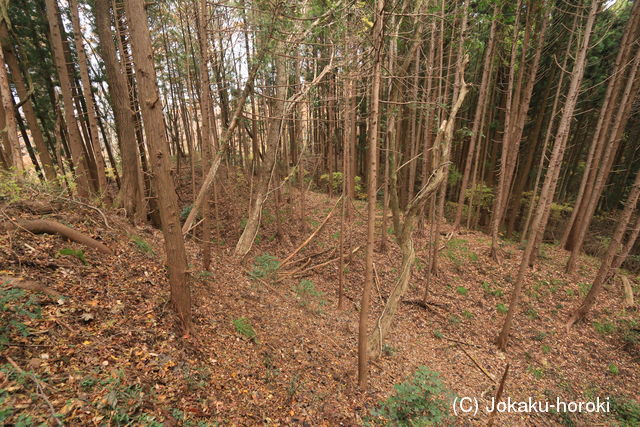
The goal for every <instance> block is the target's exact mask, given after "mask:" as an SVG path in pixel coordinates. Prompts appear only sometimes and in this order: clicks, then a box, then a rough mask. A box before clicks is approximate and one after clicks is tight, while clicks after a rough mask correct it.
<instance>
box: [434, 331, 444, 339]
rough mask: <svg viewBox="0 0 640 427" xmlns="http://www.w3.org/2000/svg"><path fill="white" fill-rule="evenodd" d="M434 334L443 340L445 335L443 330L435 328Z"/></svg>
mask: <svg viewBox="0 0 640 427" xmlns="http://www.w3.org/2000/svg"><path fill="white" fill-rule="evenodd" d="M433 336H434V337H436V338H438V339H439V340H441V339H442V338H444V335H443V334H442V332H440V331H439V330H437V329H436V330H435V331H433Z"/></svg>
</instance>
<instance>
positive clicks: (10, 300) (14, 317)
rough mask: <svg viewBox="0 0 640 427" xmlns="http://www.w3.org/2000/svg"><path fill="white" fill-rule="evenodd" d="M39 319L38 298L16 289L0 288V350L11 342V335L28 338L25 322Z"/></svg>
mask: <svg viewBox="0 0 640 427" xmlns="http://www.w3.org/2000/svg"><path fill="white" fill-rule="evenodd" d="M40 317H41V311H40V302H39V300H38V297H37V296H35V295H30V296H29V298H25V292H24V291H23V290H22V289H18V288H9V287H5V286H0V349H2V348H3V347H4V346H5V345H7V344H8V343H9V342H10V341H11V340H10V336H11V335H12V334H19V335H22V336H23V337H27V336H29V334H30V332H29V328H28V327H27V325H26V324H25V321H27V320H29V319H39V318H40Z"/></svg>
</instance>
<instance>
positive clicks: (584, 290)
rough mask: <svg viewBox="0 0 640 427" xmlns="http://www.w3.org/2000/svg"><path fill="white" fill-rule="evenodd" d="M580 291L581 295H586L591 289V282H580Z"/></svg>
mask: <svg viewBox="0 0 640 427" xmlns="http://www.w3.org/2000/svg"><path fill="white" fill-rule="evenodd" d="M578 288H579V291H578V292H579V293H580V296H581V297H584V296H586V295H587V294H588V293H589V290H590V289H591V283H578Z"/></svg>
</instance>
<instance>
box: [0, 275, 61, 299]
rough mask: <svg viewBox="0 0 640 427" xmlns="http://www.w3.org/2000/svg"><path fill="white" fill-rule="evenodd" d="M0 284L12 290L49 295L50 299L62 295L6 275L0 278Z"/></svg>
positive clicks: (35, 283) (29, 281)
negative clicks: (17, 289)
mask: <svg viewBox="0 0 640 427" xmlns="http://www.w3.org/2000/svg"><path fill="white" fill-rule="evenodd" d="M0 282H2V283H5V284H8V285H9V286H11V287H13V288H20V289H25V290H27V291H34V292H42V293H43V294H46V295H49V296H50V297H51V298H54V299H58V298H60V297H62V294H61V293H59V292H56V291H54V290H53V289H50V288H48V287H46V286H44V285H42V284H40V283H37V282H33V281H31V280H24V279H23V278H22V277H12V276H7V275H1V276H0Z"/></svg>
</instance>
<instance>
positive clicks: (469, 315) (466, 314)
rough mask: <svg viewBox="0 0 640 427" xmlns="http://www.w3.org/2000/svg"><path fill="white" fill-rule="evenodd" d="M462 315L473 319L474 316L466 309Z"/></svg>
mask: <svg viewBox="0 0 640 427" xmlns="http://www.w3.org/2000/svg"><path fill="white" fill-rule="evenodd" d="M462 315H463V316H464V317H465V318H467V319H473V318H474V317H475V316H474V314H473V313H472V312H470V311H467V310H465V311H463V312H462Z"/></svg>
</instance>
